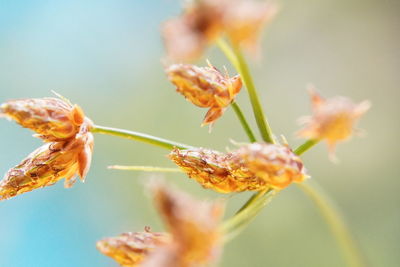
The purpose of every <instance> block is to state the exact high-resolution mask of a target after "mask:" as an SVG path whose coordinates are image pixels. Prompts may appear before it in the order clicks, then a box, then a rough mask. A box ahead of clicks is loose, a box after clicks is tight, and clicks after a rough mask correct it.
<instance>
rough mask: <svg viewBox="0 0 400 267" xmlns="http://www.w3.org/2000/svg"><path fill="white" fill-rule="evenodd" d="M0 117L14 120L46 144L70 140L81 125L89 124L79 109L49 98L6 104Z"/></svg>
mask: <svg viewBox="0 0 400 267" xmlns="http://www.w3.org/2000/svg"><path fill="white" fill-rule="evenodd" d="M0 116H4V117H7V118H9V119H12V120H15V121H16V122H17V123H18V124H20V125H21V126H22V127H25V128H29V129H31V130H33V131H35V132H36V133H37V136H38V137H40V138H42V139H43V140H45V141H49V142H53V141H65V140H68V139H71V138H73V137H74V136H75V135H76V134H78V132H79V131H80V126H81V125H82V124H83V123H84V121H86V122H87V123H89V122H90V120H88V119H86V118H85V115H84V113H83V111H82V109H81V108H80V107H79V106H77V105H72V104H71V103H69V102H68V101H66V100H65V99H59V98H53V97H46V98H29V99H19V100H10V101H7V102H5V103H4V104H2V105H1V106H0Z"/></svg>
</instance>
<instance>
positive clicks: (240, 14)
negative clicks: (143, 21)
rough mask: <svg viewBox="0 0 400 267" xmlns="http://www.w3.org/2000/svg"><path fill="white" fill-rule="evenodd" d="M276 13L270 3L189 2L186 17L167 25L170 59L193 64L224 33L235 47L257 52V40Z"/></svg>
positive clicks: (233, 0)
mask: <svg viewBox="0 0 400 267" xmlns="http://www.w3.org/2000/svg"><path fill="white" fill-rule="evenodd" d="M275 13H276V7H275V6H274V5H272V4H270V3H267V2H259V1H248V0H196V1H187V3H186V6H185V7H184V10H183V13H182V15H181V16H180V17H178V18H173V19H170V20H168V21H167V22H165V23H164V25H163V27H162V35H163V38H164V43H165V47H166V50H167V55H168V57H169V58H170V59H172V60H175V61H187V60H189V61H190V60H194V59H197V58H198V57H200V56H201V54H202V53H203V51H204V50H205V49H206V47H207V46H208V45H209V44H211V43H212V42H214V41H215V40H216V39H217V38H218V37H219V36H221V35H223V34H224V33H225V34H227V35H228V37H229V38H230V39H231V41H232V42H233V43H234V44H235V45H243V46H244V47H245V48H248V49H250V50H253V51H254V48H256V47H257V46H258V45H257V42H258V38H259V37H258V36H259V35H260V32H261V30H262V28H263V26H264V25H265V24H267V23H268V22H269V21H270V20H271V18H272V17H273V16H274V14H275Z"/></svg>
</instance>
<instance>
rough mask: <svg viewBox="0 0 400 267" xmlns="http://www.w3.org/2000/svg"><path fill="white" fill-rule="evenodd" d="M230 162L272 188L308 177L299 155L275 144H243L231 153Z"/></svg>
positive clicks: (282, 186) (281, 186)
mask: <svg viewBox="0 0 400 267" xmlns="http://www.w3.org/2000/svg"><path fill="white" fill-rule="evenodd" d="M231 164H232V165H233V166H235V165H236V166H238V167H241V168H244V169H247V170H248V171H249V172H250V173H252V174H253V176H255V177H257V178H258V179H261V180H263V181H264V182H265V183H266V184H267V185H268V186H269V187H271V188H273V189H283V188H285V187H287V186H288V185H290V184H291V183H292V182H302V181H304V179H305V178H307V177H308V175H307V174H306V170H305V168H304V165H303V162H302V161H301V159H300V157H298V156H297V155H295V154H294V153H293V152H292V150H291V149H290V148H289V147H287V146H282V145H277V144H267V143H253V144H249V145H244V146H242V147H240V148H239V149H238V150H236V151H234V152H233V153H232V158H231ZM238 167H234V168H233V169H238Z"/></svg>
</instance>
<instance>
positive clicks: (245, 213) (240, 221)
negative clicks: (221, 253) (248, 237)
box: [221, 189, 276, 242]
mask: <svg viewBox="0 0 400 267" xmlns="http://www.w3.org/2000/svg"><path fill="white" fill-rule="evenodd" d="M275 193H276V191H274V190H272V189H268V190H265V191H262V195H261V197H259V198H257V199H255V200H254V201H253V203H252V205H251V206H248V207H247V208H245V209H242V210H240V211H239V212H237V213H236V214H235V216H233V217H231V218H230V219H229V220H227V221H225V223H224V224H223V225H222V228H221V230H222V231H223V232H224V233H226V236H225V242H227V241H229V240H231V239H233V238H234V237H236V236H237V235H238V234H239V233H240V232H241V231H242V230H243V229H244V228H246V226H247V225H248V224H250V222H252V220H253V219H254V218H255V217H256V216H257V215H258V213H259V212H260V211H261V210H262V209H263V208H264V207H265V205H267V204H268V203H269V202H270V201H271V200H272V197H273V196H275Z"/></svg>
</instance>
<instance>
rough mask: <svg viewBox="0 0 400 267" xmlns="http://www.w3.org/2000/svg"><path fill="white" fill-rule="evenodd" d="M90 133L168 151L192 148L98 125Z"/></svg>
mask: <svg viewBox="0 0 400 267" xmlns="http://www.w3.org/2000/svg"><path fill="white" fill-rule="evenodd" d="M91 132H93V133H101V134H108V135H114V136H118V137H122V138H127V139H130V140H135V141H139V142H143V143H147V144H150V145H154V146H159V147H162V148H166V149H169V150H172V149H174V148H179V149H190V148H192V147H191V146H188V145H184V144H181V143H177V142H174V141H170V140H167V139H163V138H159V137H155V136H151V135H148V134H144V133H138V132H133V131H128V130H123V129H117V128H111V127H105V126H99V125H94V126H93V128H92V129H91Z"/></svg>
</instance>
